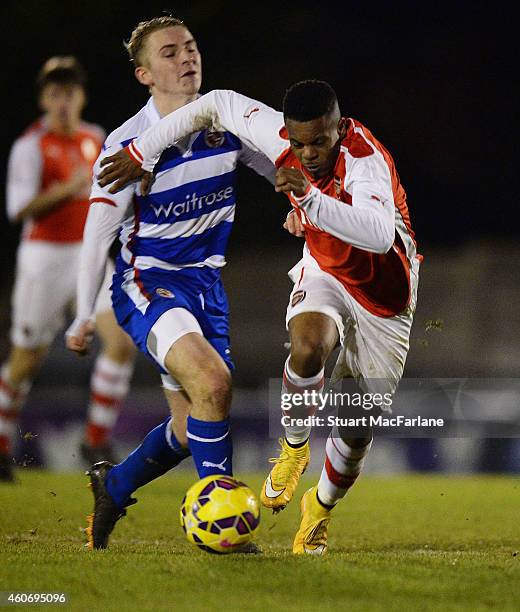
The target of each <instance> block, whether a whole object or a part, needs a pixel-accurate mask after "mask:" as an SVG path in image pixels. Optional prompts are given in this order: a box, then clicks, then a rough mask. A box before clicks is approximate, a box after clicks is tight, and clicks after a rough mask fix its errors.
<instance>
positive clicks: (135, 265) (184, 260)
mask: <svg viewBox="0 0 520 612" xmlns="http://www.w3.org/2000/svg"><path fill="white" fill-rule="evenodd" d="M159 120H160V116H159V114H158V112H157V110H156V109H155V106H154V104H153V99H150V100H149V102H148V104H147V105H146V106H145V107H144V108H143V109H141V111H139V112H138V113H137V114H136V115H135V116H134V117H132V118H131V119H129V120H128V121H127V122H126V123H125V124H123V125H122V126H121V127H120V128H119V129H117V130H115V131H114V132H113V133H112V134H111V135H110V136H109V137H108V138H107V141H106V143H105V147H104V150H103V151H102V153H101V155H100V159H99V160H98V162H97V163H96V166H95V169H94V172H95V174H97V173H98V172H99V168H100V167H99V161H100V160H101V159H102V158H104V157H106V156H107V155H110V154H112V153H114V152H115V151H117V150H118V149H120V148H121V147H124V146H126V145H128V144H129V143H130V142H131V141H132V140H133V139H134V138H136V137H137V136H139V135H140V134H141V133H142V132H143V131H145V130H146V129H147V128H148V127H150V126H151V125H154V124H155V123H157V122H158V121H159ZM238 161H241V162H243V163H244V164H246V165H248V166H251V167H252V168H253V169H254V170H255V171H256V172H257V173H259V174H261V175H263V176H266V177H267V178H268V179H269V180H271V181H273V180H274V166H273V164H272V163H271V162H270V161H269V160H268V159H267V158H266V157H265V156H264V155H262V154H259V153H257V152H253V151H251V150H250V149H248V148H247V147H246V146H244V145H243V144H242V143H241V142H240V140H239V139H238V138H237V137H236V136H234V135H233V134H231V133H229V132H225V131H210V130H204V131H202V132H197V133H195V134H192V135H190V136H189V137H187V138H186V139H185V140H184V141H182V142H179V143H176V145H175V146H171V147H169V148H168V149H166V150H165V151H164V152H163V154H162V155H161V157H160V159H159V160H158V163H157V165H156V168H155V174H156V176H155V181H154V183H153V185H152V188H151V191H150V193H149V194H148V195H146V196H143V195H142V194H141V191H140V188H139V186H138V185H130V186H128V187H126V188H125V189H124V190H122V191H120V192H119V193H117V194H110V193H109V192H108V189H103V188H101V187H100V186H99V185H98V183H97V181H96V180H94V186H93V189H92V193H91V207H90V211H89V215H88V219H87V225H86V228H85V236H84V247H83V249H84V252H83V254H82V257H81V270H80V279H79V283H78V317H77V318H78V319H82V318H83V319H84V318H88V317H89V316H91V313H92V308H93V301H94V299H95V296H96V295H97V292H98V290H99V284H100V282H101V281H100V278H101V276H102V269H103V267H104V262H105V260H106V251H107V250H108V246H109V244H110V241H111V240H113V238H114V237H115V236H116V235H117V233H118V232H119V237H120V241H121V244H122V248H121V252H120V255H119V257H118V260H117V263H116V277H115V283H117V284H118V286H119V287H120V289H121V290H122V292H123V293H124V295H123V296H122V298H123V299H120V300H119V312H118V318H121V317H124V316H125V312H124V311H125V310H127V311H128V313H129V312H130V311H131V310H132V309H135V308H137V309H139V310H140V311H141V312H142V313H144V312H146V309H147V308H148V305H149V304H150V300H151V297H152V296H151V295H150V291H149V286H150V285H155V284H157V286H158V287H161V282H160V279H161V278H164V275H165V274H166V275H168V279H169V281H170V282H171V281H172V278H175V279H176V282H179V283H182V284H184V285H187V284H189V286H190V287H191V289H192V290H193V291H194V292H202V291H204V290H206V289H208V288H209V287H210V286H212V285H213V284H214V283H215V282H216V281H217V280H218V278H219V271H220V268H222V267H223V266H224V265H225V263H226V260H225V251H226V247H227V243H228V239H229V236H230V233H231V228H232V223H233V220H234V216H235V205H236V190H235V174H236V166H237V162H238ZM145 277H146V280H147V282H146V283H145V282H144V278H145ZM154 279H155V280H156V281H157V282H154ZM119 295H120V296H121V295H122V294H121V292H120V293H119Z"/></svg>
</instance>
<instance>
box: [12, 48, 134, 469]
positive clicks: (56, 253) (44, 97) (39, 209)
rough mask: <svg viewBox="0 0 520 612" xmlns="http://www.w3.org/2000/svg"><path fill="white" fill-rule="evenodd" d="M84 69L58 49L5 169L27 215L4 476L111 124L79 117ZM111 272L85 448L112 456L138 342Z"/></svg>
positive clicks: (72, 278)
mask: <svg viewBox="0 0 520 612" xmlns="http://www.w3.org/2000/svg"><path fill="white" fill-rule="evenodd" d="M85 86H86V75H85V72H84V70H83V68H82V67H81V65H80V64H79V63H78V62H77V60H76V59H75V58H73V57H53V58H51V59H49V60H48V61H47V62H46V63H45V65H44V66H43V68H42V69H41V71H40V73H39V75H38V78H37V94H38V103H39V105H40V108H41V110H42V111H43V116H42V117H41V118H40V119H38V120H37V121H36V122H35V123H34V124H32V125H31V126H30V127H29V128H28V129H27V130H26V131H25V133H24V134H23V135H22V136H21V137H20V138H18V139H17V140H16V141H15V143H14V145H13V147H12V150H11V155H10V159H9V168H8V176H7V214H8V217H9V219H10V220H11V221H12V222H13V223H23V230H22V237H21V242H20V246H19V248H18V255H17V267H16V281H15V286H14V291H13V297H12V328H11V350H10V354H9V356H8V358H7V360H6V361H5V362H4V364H3V366H2V368H1V372H0V479H1V480H12V479H13V469H12V468H13V461H12V454H13V441H14V438H15V436H16V433H17V430H18V416H19V412H20V409H21V408H22V406H23V404H24V401H25V399H26V397H27V394H28V392H29V389H30V387H31V383H32V381H33V379H34V377H35V375H36V374H37V372H38V369H39V367H40V366H41V364H42V361H43V360H44V358H45V356H46V354H47V352H48V349H49V346H50V344H51V343H52V341H53V339H54V337H55V335H56V333H57V331H58V330H59V329H60V327H62V325H63V324H64V322H65V317H66V315H67V309H68V307H69V306H70V305H71V302H72V301H73V299H74V297H75V289H76V279H77V274H78V262H79V251H80V246H81V240H82V236H83V227H84V224H85V219H86V216H87V211H88V189H89V186H90V183H91V180H92V165H93V163H94V161H95V159H96V157H97V155H98V154H99V151H100V149H101V145H102V142H103V137H104V135H103V130H102V129H101V128H100V127H99V126H97V125H93V124H89V123H85V122H84V121H82V120H81V113H82V110H83V107H84V106H85V102H86V89H85ZM109 278H110V276H109V275H107V276H106V278H105V281H104V285H103V291H102V292H101V294H100V298H99V300H98V303H97V307H96V312H97V327H98V330H99V333H100V336H101V339H102V342H103V349H102V352H101V354H100V355H99V357H98V358H97V360H96V363H95V366H94V371H93V374H92V379H91V398H90V404H89V408H88V414H87V425H86V430H85V437H84V440H83V442H82V444H81V455H82V456H83V458H84V459H85V460H86V461H89V462H92V461H93V460H96V459H98V460H99V459H101V458H110V457H112V455H113V452H112V448H111V445H110V441H109V435H110V433H111V431H112V428H113V427H114V425H115V422H116V419H117V416H118V412H119V406H120V403H121V401H122V399H123V398H124V397H125V396H126V393H127V391H128V385H129V381H130V377H131V374H132V370H133V359H134V354H135V350H134V348H133V345H132V343H131V341H130V339H129V338H128V336H127V335H126V334H125V333H124V332H123V331H122V330H121V329H120V328H119V326H118V325H117V323H116V320H115V318H114V315H113V313H112V312H111V304H110V297H109V291H108V287H109V284H108V283H109Z"/></svg>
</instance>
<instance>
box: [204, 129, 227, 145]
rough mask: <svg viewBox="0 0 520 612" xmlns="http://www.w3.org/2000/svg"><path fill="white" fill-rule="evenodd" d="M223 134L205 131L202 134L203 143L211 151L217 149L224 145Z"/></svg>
mask: <svg viewBox="0 0 520 612" xmlns="http://www.w3.org/2000/svg"><path fill="white" fill-rule="evenodd" d="M224 139H225V135H224V132H214V131H211V130H206V131H205V133H204V142H205V143H206V144H207V145H208V147H211V148H212V149H218V148H219V147H221V146H222V145H223V144H224Z"/></svg>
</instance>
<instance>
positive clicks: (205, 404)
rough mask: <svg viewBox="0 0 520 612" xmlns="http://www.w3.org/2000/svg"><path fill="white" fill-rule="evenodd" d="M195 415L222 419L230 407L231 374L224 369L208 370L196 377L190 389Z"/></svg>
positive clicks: (193, 413)
mask: <svg viewBox="0 0 520 612" xmlns="http://www.w3.org/2000/svg"><path fill="white" fill-rule="evenodd" d="M190 399H191V401H192V403H193V406H194V410H193V411H192V415H193V416H196V413H197V414H199V415H200V416H204V417H205V418H208V419H211V420H213V419H223V418H226V417H227V415H228V414H229V409H230V406H231V373H230V372H229V370H228V369H227V368H226V367H215V368H211V367H210V368H208V369H207V370H205V371H203V372H202V373H201V376H198V377H197V380H196V381H195V383H194V384H193V385H192V386H191V389H190Z"/></svg>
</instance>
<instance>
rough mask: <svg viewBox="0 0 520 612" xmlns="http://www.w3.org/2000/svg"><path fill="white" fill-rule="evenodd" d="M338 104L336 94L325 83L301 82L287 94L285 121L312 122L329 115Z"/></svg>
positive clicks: (284, 111) (291, 87)
mask: <svg viewBox="0 0 520 612" xmlns="http://www.w3.org/2000/svg"><path fill="white" fill-rule="evenodd" d="M337 103H338V98H337V96H336V92H335V91H334V90H333V89H332V87H331V86H330V85H329V84H328V83H326V82H325V81H317V80H314V79H312V80H308V81H299V82H298V83H295V84H294V85H291V86H290V87H289V89H288V90H287V91H286V92H285V96H284V99H283V114H284V117H285V119H293V120H294V121H312V120H313V119H318V118H319V117H323V116H324V115H328V114H329V113H330V112H332V111H333V110H334V107H335V105H336V104H337Z"/></svg>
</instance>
